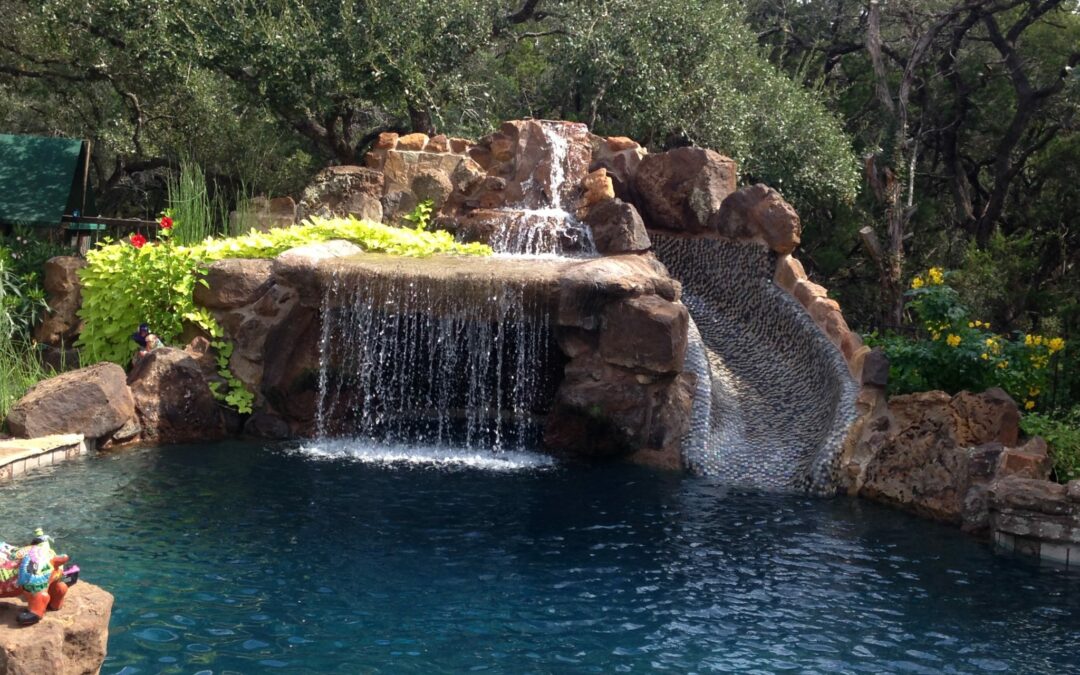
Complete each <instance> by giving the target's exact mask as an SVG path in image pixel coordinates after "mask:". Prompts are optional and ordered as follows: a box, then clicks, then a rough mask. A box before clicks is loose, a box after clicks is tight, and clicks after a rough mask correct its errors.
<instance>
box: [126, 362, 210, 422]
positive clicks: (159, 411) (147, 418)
mask: <svg viewBox="0 0 1080 675" xmlns="http://www.w3.org/2000/svg"><path fill="white" fill-rule="evenodd" d="M128 385H129V386H130V387H131V393H132V395H133V396H134V398H135V406H136V408H137V409H138V411H139V419H140V421H141V423H142V427H143V436H144V438H146V439H148V440H152V441H155V442H158V443H191V442H195V441H205V440H216V439H220V438H223V437H224V436H225V420H224V418H223V417H222V413H221V408H220V407H219V405H218V402H217V401H216V400H215V399H214V395H213V393H212V392H211V391H210V386H209V384H208V383H207V381H206V377H205V376H204V375H203V371H202V370H201V369H200V368H199V364H197V363H196V362H195V359H193V358H192V357H191V355H190V354H188V353H186V352H184V351H183V350H181V349H175V348H171V347H162V348H160V349H155V350H153V351H152V352H150V353H149V354H147V355H146V356H144V357H142V359H140V360H139V362H138V363H137V364H136V365H135V367H134V368H133V369H132V371H131V374H130V375H129V376H128Z"/></svg>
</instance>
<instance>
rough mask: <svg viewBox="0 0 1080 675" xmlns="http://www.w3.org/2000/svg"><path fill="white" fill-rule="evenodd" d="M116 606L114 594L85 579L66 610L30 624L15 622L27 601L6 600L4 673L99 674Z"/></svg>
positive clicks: (0, 660) (1, 621)
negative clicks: (110, 621)
mask: <svg viewBox="0 0 1080 675" xmlns="http://www.w3.org/2000/svg"><path fill="white" fill-rule="evenodd" d="M112 606H113V596H112V595H111V594H110V593H109V592H107V591H105V590H103V589H101V588H98V587H97V586H94V585H93V584H89V583H86V582H85V581H80V582H79V583H77V584H75V585H74V586H72V587H71V590H70V591H68V594H67V596H65V598H64V607H63V609H60V610H59V611H56V612H48V613H46V614H45V618H43V619H42V620H41V621H39V622H38V623H37V624H35V625H34V626H33V627H29V628H28V627H25V626H19V625H18V624H17V622H16V620H15V617H17V616H18V614H19V612H21V611H22V610H23V609H25V607H26V603H24V602H23V601H22V600H18V599H9V600H6V601H0V673H5V674H7V675H43V674H45V673H48V674H49V675H87V674H89V673H97V672H98V671H99V670H100V669H101V664H102V663H103V662H104V660H105V648H106V645H107V644H108V641H109V618H110V616H111V615H112Z"/></svg>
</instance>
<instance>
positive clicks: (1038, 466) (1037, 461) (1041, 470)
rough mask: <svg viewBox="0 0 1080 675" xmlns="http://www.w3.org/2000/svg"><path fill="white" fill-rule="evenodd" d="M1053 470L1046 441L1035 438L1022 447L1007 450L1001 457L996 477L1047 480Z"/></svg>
mask: <svg viewBox="0 0 1080 675" xmlns="http://www.w3.org/2000/svg"><path fill="white" fill-rule="evenodd" d="M1053 469H1054V463H1053V461H1052V460H1051V459H1050V453H1049V448H1048V447H1047V445H1046V441H1044V440H1043V439H1041V438H1039V437H1038V436H1036V437H1035V438H1032V439H1031V440H1029V441H1028V442H1027V443H1025V444H1024V445H1023V446H1022V447H1019V448H1009V449H1007V450H1006V451H1005V452H1004V453H1003V454H1002V455H1001V464H1000V466H999V467H998V471H997V475H998V476H999V477H1005V476H1020V477H1021V478H1034V479H1037V480H1049V479H1050V473H1051V471H1053Z"/></svg>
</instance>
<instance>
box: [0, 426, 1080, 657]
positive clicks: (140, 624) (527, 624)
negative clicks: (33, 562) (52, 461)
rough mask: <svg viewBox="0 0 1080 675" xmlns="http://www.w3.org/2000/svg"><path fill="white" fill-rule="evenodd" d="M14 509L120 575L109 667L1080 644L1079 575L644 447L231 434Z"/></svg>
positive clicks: (115, 583)
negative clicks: (679, 466) (589, 456)
mask: <svg viewBox="0 0 1080 675" xmlns="http://www.w3.org/2000/svg"><path fill="white" fill-rule="evenodd" d="M342 454H356V455H360V456H361V458H360V459H356V458H347V457H342V456H340V455H342ZM379 457H383V458H393V459H394V460H395V461H393V462H387V461H377V458H379ZM0 512H2V513H3V514H4V530H3V532H0V536H3V537H7V538H9V539H11V540H14V539H16V538H21V537H22V536H23V535H24V534H25V533H27V532H29V531H30V530H31V529H32V528H33V527H34V526H36V525H38V524H41V525H43V526H45V527H46V528H47V529H48V530H49V531H50V532H52V533H53V535H54V536H55V537H56V539H57V540H58V547H59V548H60V549H61V550H63V551H65V552H70V553H71V554H72V555H73V556H74V558H75V560H76V562H78V563H79V564H80V565H81V566H82V569H83V574H84V578H85V579H87V580H90V581H92V582H94V583H97V584H100V585H102V586H105V587H106V588H108V589H109V590H111V591H112V592H113V593H114V594H115V595H116V607H115V609H114V612H113V619H112V629H111V635H110V639H109V656H108V659H107V661H106V663H105V666H104V668H103V671H102V672H104V673H126V674H130V673H180V672H183V673H195V672H202V673H211V672H212V673H262V672H268V673H273V672H279V673H438V672H451V673H457V672H471V671H486V672H497V673H534V672H535V673H586V672H597V673H613V672H642V671H653V670H661V671H668V672H673V673H691V672H715V671H737V672H757V673H774V672H782V671H792V672H818V673H832V672H867V673H871V672H873V673H876V672H884V671H888V672H898V673H938V672H946V673H951V672H983V671H999V672H1033V673H1039V672H1041V673H1061V672H1067V671H1074V672H1075V671H1076V670H1077V669H1078V668H1080V658H1078V656H1077V651H1076V647H1077V645H1078V644H1080V612H1078V610H1080V579H1078V578H1077V577H1076V576H1075V575H1069V574H1065V573H1062V572H1060V571H1057V570H1053V569H1046V568H1039V567H1037V566H1034V565H1031V564H1028V563H1026V562H1024V561H1020V560H1015V559H1008V558H1001V557H996V556H994V555H993V554H992V553H991V552H990V551H989V549H988V548H987V547H986V546H985V545H983V544H981V543H979V542H976V541H974V540H971V539H969V538H967V537H965V536H963V535H961V534H960V533H959V532H958V531H956V530H953V529H951V528H948V527H944V526H938V525H935V524H932V523H927V522H925V521H921V520H917V519H914V518H911V517H909V516H907V515H904V514H901V513H897V512H893V511H889V510H886V509H883V508H879V507H876V506H873V505H869V504H865V503H861V502H857V501H852V500H848V499H835V500H816V499H810V498H802V497H795V496H778V495H768V494H746V493H739V492H725V491H724V490H722V489H721V488H720V487H719V486H718V485H716V484H713V483H710V482H708V481H706V480H700V479H694V478H680V477H676V476H671V475H667V474H663V473H656V472H651V471H647V470H644V469H637V468H632V467H615V466H608V467H580V466H576V467H558V466H552V465H550V463H548V462H546V461H541V460H540V459H539V458H538V457H535V456H529V455H523V456H510V457H509V458H507V459H506V460H505V461H501V462H492V461H491V460H490V459H489V458H488V457H486V456H484V455H475V456H470V455H462V456H453V455H451V456H447V455H445V454H441V453H437V452H425V451H417V450H400V449H399V450H396V451H393V452H388V451H387V449H386V448H367V449H365V448H361V447H357V446H350V445H348V444H342V443H339V444H336V445H332V446H324V447H322V448H318V449H315V448H308V449H306V450H298V449H295V448H287V447H264V446H259V445H254V444H252V445H247V444H237V443H231V444H220V445H213V446H208V447H185V448H163V449H156V450H135V451H128V452H120V453H117V454H112V455H106V456H99V457H93V458H89V459H86V460H81V461H78V462H75V463H72V464H67V465H64V466H61V467H58V468H56V469H54V470H51V471H50V472H48V473H42V474H38V475H36V476H33V477H30V478H27V479H23V480H19V481H16V482H14V483H12V484H9V485H7V486H4V487H3V488H2V489H0Z"/></svg>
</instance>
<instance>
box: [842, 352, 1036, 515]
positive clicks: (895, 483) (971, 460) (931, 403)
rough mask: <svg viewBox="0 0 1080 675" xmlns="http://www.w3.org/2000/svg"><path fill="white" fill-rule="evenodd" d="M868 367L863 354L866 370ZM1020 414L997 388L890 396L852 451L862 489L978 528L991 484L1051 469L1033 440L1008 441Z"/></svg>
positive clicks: (875, 496)
mask: <svg viewBox="0 0 1080 675" xmlns="http://www.w3.org/2000/svg"><path fill="white" fill-rule="evenodd" d="M872 367H873V365H872V364H871V363H870V360H869V359H867V362H866V363H865V364H864V366H863V369H864V370H863V372H864V373H867V372H868V371H869V370H870V369H871V368H872ZM1018 417H1019V412H1018V411H1017V410H1016V406H1015V404H1013V403H1012V401H1011V400H1010V399H1009V398H1008V396H1007V395H1005V393H1004V392H1003V391H1001V390H995V389H990V390H987V391H986V392H983V393H980V394H973V393H971V392H961V393H959V394H957V395H956V396H949V395H948V394H946V393H945V392H942V391H930V392H921V393H918V394H908V395H905V396H894V397H892V398H891V399H890V400H889V402H888V415H887V417H883V418H882V420H881V421H882V424H879V425H878V426H877V428H876V429H873V430H870V431H869V432H868V433H866V434H865V435H864V438H863V440H862V441H861V443H860V445H861V447H860V448H859V449H857V450H856V451H855V452H856V454H858V455H860V456H861V458H862V459H861V460H860V462H861V463H862V466H864V467H865V469H864V471H863V475H862V478H861V484H860V486H859V488H858V490H859V494H860V495H862V496H864V497H868V498H870V499H875V500H877V501H882V502H885V503H888V504H892V505H894V506H899V507H901V508H904V509H907V510H910V511H914V512H915V513H918V514H920V515H923V516H926V517H929V518H934V519H937V520H944V521H947V522H952V523H955V524H962V525H963V526H964V528H965V529H967V530H970V531H982V530H984V529H985V528H986V526H987V522H988V520H987V515H988V512H987V509H988V506H987V504H988V503H987V497H986V490H987V488H988V486H989V485H990V483H991V482H993V481H994V480H996V479H998V478H1001V477H1002V476H1006V475H1010V474H1024V475H1039V476H1044V475H1046V473H1045V472H1046V471H1047V470H1048V459H1047V458H1046V457H1045V455H1044V454H1040V452H1039V451H1040V449H1042V450H1043V452H1045V448H1041V447H1040V444H1039V443H1038V442H1033V443H1030V444H1029V445H1028V446H1025V447H1024V448H1014V447H1010V446H1012V445H1013V444H1014V443H1015V439H1016V429H1015V426H1014V424H1013V420H1015V419H1018Z"/></svg>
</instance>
